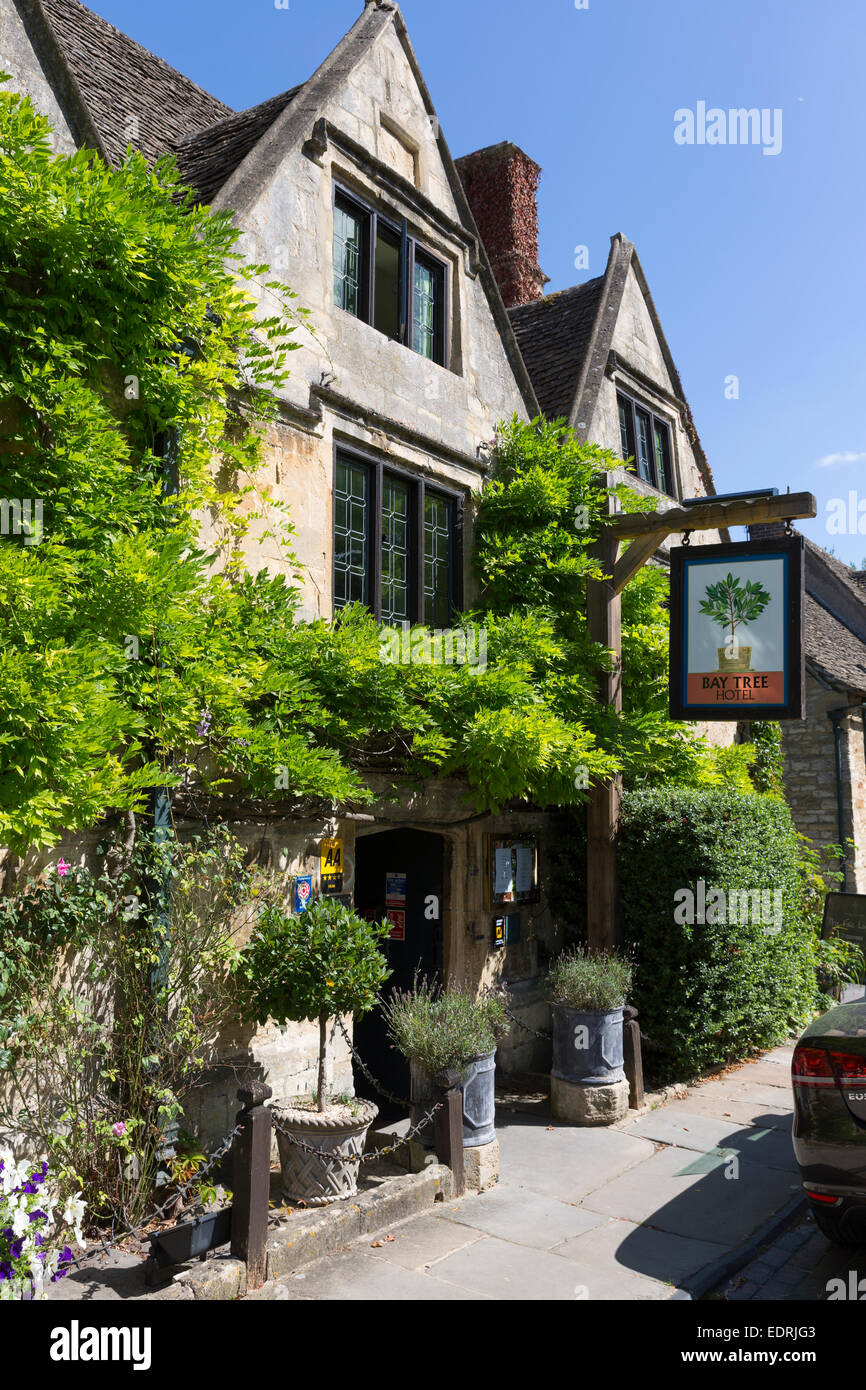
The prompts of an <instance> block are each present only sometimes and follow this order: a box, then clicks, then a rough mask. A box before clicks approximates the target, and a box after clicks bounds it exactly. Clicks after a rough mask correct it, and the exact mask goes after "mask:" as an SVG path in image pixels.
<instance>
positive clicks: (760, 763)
mask: <svg viewBox="0 0 866 1390" xmlns="http://www.w3.org/2000/svg"><path fill="white" fill-rule="evenodd" d="M748 729H749V737H750V739H751V741H752V746H753V747H754V750H755V760H754V762H753V764H752V768H751V773H752V779H753V781H754V784H755V787H756V789H757V790H758V791H759V792H764V793H765V794H766V795H768V796H780V797H782V798H784V796H785V755H784V753H783V752H782V726H781V724H779V723H778V722H776V721H774V720H768V719H755V720H753V721H752V722H751V723H750V724H749V726H748Z"/></svg>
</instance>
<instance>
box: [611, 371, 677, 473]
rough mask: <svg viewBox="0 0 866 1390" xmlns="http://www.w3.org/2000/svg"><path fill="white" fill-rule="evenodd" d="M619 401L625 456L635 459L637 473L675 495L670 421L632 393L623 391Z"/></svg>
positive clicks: (622, 446) (619, 395)
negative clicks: (631, 394)
mask: <svg viewBox="0 0 866 1390" xmlns="http://www.w3.org/2000/svg"><path fill="white" fill-rule="evenodd" d="M616 402H617V408H618V410H619V438H620V453H621V454H622V457H623V458H624V459H629V458H631V459H634V467H635V472H636V473H637V475H638V477H639V478H642V479H643V481H644V482H645V483H649V485H650V487H654V488H655V489H656V491H657V492H664V493H667V495H668V496H669V497H675V496H676V488H675V485H674V472H673V463H672V454H671V436H670V429H669V427H668V424H667V422H666V421H665V420H662V419H660V417H659V416H658V415H654V414H653V412H652V411H651V410H648V409H647V408H646V407H645V406H642V405H639V404H638V402H637V401H633V400H632V399H631V397H630V396H624V395H622V394H621V393H620V394H618V395H617V398H616Z"/></svg>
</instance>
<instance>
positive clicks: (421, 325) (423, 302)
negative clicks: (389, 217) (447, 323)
mask: <svg viewBox="0 0 866 1390" xmlns="http://www.w3.org/2000/svg"><path fill="white" fill-rule="evenodd" d="M438 279H439V277H438V276H437V274H436V272H435V271H434V270H433V269H432V267H431V266H429V265H425V264H424V263H423V262H422V261H419V260H416V261H415V294H414V303H413V316H412V330H413V331H412V346H413V348H414V349H415V351H416V352H420V354H421V356H422V357H429V358H430V360H431V362H432V361H435V359H436V318H437V305H436V290H437V284H438Z"/></svg>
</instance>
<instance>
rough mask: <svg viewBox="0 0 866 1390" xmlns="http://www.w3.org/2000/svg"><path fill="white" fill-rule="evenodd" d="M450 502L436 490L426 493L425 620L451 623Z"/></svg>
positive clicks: (433, 624)
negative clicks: (435, 491)
mask: <svg viewBox="0 0 866 1390" xmlns="http://www.w3.org/2000/svg"><path fill="white" fill-rule="evenodd" d="M451 545H452V525H451V503H450V502H449V501H448V499H447V498H445V497H439V496H437V495H436V493H434V492H428V493H426V495H425V497H424V621H425V622H426V623H427V626H428V627H433V628H436V627H439V628H447V627H448V626H450V623H451Z"/></svg>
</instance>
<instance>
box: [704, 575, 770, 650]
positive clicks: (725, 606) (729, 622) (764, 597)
mask: <svg viewBox="0 0 866 1390" xmlns="http://www.w3.org/2000/svg"><path fill="white" fill-rule="evenodd" d="M704 592H705V593H706V598H705V599H704V600H703V602H702V603H701V612H702V613H703V614H704V616H705V617H707V618H711V619H712V620H713V622H714V623H717V624H718V625H719V627H721V628H722V629H723V630H724V631H725V633H727V631H728V630H729V629H730V633H731V640H730V641H729V642H728V643H727V644H726V645H725V646H724V647H719V649H718V655H719V670H720V671H748V669H749V664H750V661H751V656H752V649H751V647H746V646H743V647H741V646H740V643H739V641H738V639H737V628H738V627H741V626H745V625H746V624H747V623H749V622H754V620H755V619H756V618H759V617H760V615H761V614H762V613H763V611H764V609H765V608H766V607H767V605H768V604H769V603H770V602H771V595H770V594H768V593H767V591H766V589H765V588H764V587H763V585H762V584H761V583H759V582H758V581H756V582H755V583H753V582H752V580H751V579H747V580H746V582H745V584H741V583H740V580H739V579H738V578H737V576H736V575H733V574H731V572H730V570H729V571H728V573H727V575H726V577H725V578H724V579H720V580H719V581H718V583H716V584H708V585H707V587H706V589H705V591H704Z"/></svg>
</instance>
